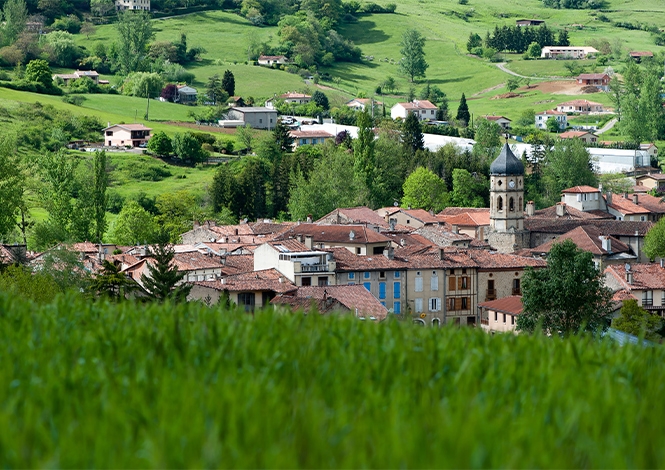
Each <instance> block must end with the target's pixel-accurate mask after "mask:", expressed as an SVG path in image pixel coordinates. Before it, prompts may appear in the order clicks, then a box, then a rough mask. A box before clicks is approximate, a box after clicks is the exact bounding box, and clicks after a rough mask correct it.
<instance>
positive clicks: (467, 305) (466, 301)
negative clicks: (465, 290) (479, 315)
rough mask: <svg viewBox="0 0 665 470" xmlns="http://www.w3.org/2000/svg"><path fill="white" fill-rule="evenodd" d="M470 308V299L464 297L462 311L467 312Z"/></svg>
mask: <svg viewBox="0 0 665 470" xmlns="http://www.w3.org/2000/svg"><path fill="white" fill-rule="evenodd" d="M468 308H469V298H468V297H462V310H466V309H468Z"/></svg>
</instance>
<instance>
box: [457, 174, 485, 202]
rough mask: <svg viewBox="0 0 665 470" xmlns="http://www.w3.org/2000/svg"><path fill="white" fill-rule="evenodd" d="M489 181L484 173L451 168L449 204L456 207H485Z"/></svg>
mask: <svg viewBox="0 0 665 470" xmlns="http://www.w3.org/2000/svg"><path fill="white" fill-rule="evenodd" d="M488 199H489V182H488V181H487V178H485V176H484V175H479V174H477V173H474V174H473V175H472V174H471V173H469V172H468V171H467V170H464V169H462V168H455V169H454V170H453V191H452V194H451V195H450V204H451V205H453V206H457V207H486V206H485V204H486V201H487V200H488Z"/></svg>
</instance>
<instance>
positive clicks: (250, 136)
mask: <svg viewBox="0 0 665 470" xmlns="http://www.w3.org/2000/svg"><path fill="white" fill-rule="evenodd" d="M236 137H237V138H238V141H239V142H240V143H241V144H242V145H244V146H245V151H246V152H247V153H249V152H251V151H252V145H254V140H255V139H256V133H255V132H254V131H253V130H252V126H250V125H249V124H245V125H244V126H240V127H238V128H236Z"/></svg>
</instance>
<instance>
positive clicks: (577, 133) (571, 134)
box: [559, 131, 597, 139]
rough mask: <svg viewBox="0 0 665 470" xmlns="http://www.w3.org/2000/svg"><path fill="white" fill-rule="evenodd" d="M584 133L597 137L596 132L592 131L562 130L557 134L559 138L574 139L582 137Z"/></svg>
mask: <svg viewBox="0 0 665 470" xmlns="http://www.w3.org/2000/svg"><path fill="white" fill-rule="evenodd" d="M585 135H590V136H592V137H597V135H596V134H594V133H593V132H586V131H566V132H562V133H561V134H559V139H575V138H579V137H583V136H585Z"/></svg>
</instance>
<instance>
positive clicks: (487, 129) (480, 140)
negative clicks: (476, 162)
mask: <svg viewBox="0 0 665 470" xmlns="http://www.w3.org/2000/svg"><path fill="white" fill-rule="evenodd" d="M501 130H502V129H501V126H500V125H499V124H497V123H496V122H494V121H490V120H488V119H478V120H476V129H475V140H476V144H475V145H474V146H473V154H474V155H476V156H480V157H482V158H483V159H484V160H486V161H492V160H493V159H494V157H496V156H497V155H498V154H499V149H500V148H501Z"/></svg>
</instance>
